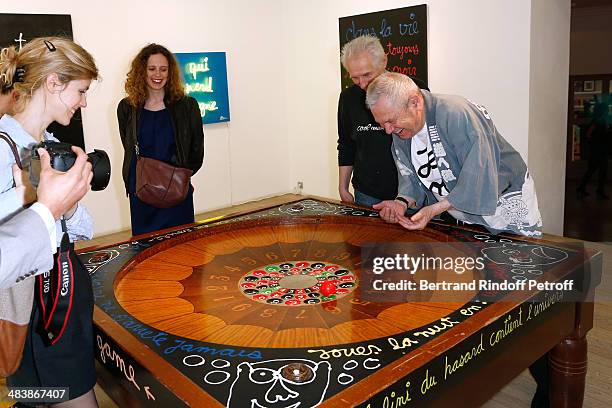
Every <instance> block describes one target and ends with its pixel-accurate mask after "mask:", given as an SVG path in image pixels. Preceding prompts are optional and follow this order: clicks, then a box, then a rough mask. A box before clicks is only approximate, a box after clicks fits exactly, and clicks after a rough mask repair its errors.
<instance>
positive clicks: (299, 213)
mask: <svg viewBox="0 0 612 408" xmlns="http://www.w3.org/2000/svg"><path fill="white" fill-rule="evenodd" d="M373 243H378V244H379V245H373ZM381 243H383V244H384V245H381ZM456 243H459V244H456ZM380 247H385V250H383V252H384V251H387V252H389V253H392V252H393V251H394V250H397V249H398V248H409V249H410V250H412V251H415V250H416V248H420V249H422V250H423V251H425V253H429V252H427V251H430V252H431V253H433V254H437V255H440V254H441V253H444V255H449V254H450V256H457V254H458V253H459V254H460V253H463V252H462V251H468V252H469V251H474V250H475V249H474V248H476V249H477V250H478V251H483V250H486V251H488V250H490V249H491V248H493V249H499V248H501V247H503V248H504V249H503V251H506V250H508V248H509V249H510V250H512V251H515V250H516V248H519V247H520V248H519V250H523V251H532V250H536V251H540V250H542V248H543V249H544V250H545V252H544V253H548V254H555V255H554V256H552V257H550V260H548V261H546V262H543V263H545V264H546V265H540V266H538V267H536V268H534V267H533V266H531V267H530V268H529V267H523V266H521V265H519V266H518V267H517V266H516V265H505V264H503V262H499V261H497V263H491V262H489V263H487V268H486V269H485V270H484V271H482V270H476V268H472V269H470V270H468V271H466V272H465V273H462V274H456V273H454V272H453V271H450V272H449V271H446V270H440V269H438V270H436V271H421V272H419V273H417V274H416V275H415V277H413V278H410V279H412V280H416V279H417V278H422V279H427V280H430V281H432V280H433V281H435V280H438V281H442V280H445V281H451V280H452V281H453V282H469V281H471V280H474V279H482V278H487V279H489V278H491V277H492V278H494V279H495V280H499V281H503V280H505V279H510V280H512V277H513V276H517V275H518V274H529V273H532V274H533V275H534V277H535V278H537V279H538V280H539V281H541V282H544V281H551V282H560V281H564V280H567V279H572V280H573V281H574V282H575V284H576V286H577V288H576V289H577V290H575V291H573V292H563V291H538V290H535V289H534V290H530V291H528V290H525V291H520V292H515V293H511V294H504V293H501V292H498V293H494V292H490V291H489V292H483V291H477V290H476V291H469V290H466V291H462V292H456V293H452V295H453V297H452V298H449V297H448V296H449V295H451V293H450V292H447V293H444V294H441V293H439V292H435V291H427V290H413V291H406V292H405V293H401V296H404V298H403V299H399V300H398V299H397V298H396V297H395V296H396V295H397V293H388V292H387V293H383V294H382V295H381V293H374V291H372V290H371V288H370V286H371V284H372V280H373V279H375V278H376V276H374V275H373V274H372V273H371V268H368V267H366V263H365V262H364V258H367V256H366V255H365V254H369V255H368V256H371V253H370V252H368V251H372V248H375V250H376V251H379V250H380ZM441 248H442V249H441ZM487 248H488V249H487ZM364 251H365V252H364ZM503 251H502V252H503ZM470 253H471V252H470ZM480 253H482V254H484V253H485V252H480ZM496 253H499V251H497V252H496ZM560 253H563V254H565V255H566V256H560V257H557V258H555V259H553V258H554V257H555V256H557V255H559V254H560ZM80 257H81V259H82V260H83V261H84V263H85V264H86V266H87V267H88V268H89V269H90V273H92V279H93V285H94V291H95V294H96V310H95V314H94V321H95V326H96V327H95V330H96V341H97V347H98V353H97V354H98V360H99V361H98V368H99V375H100V381H99V382H100V383H101V384H102V386H103V387H104V388H105V391H107V392H108V393H109V395H111V397H113V399H115V400H116V401H117V402H118V404H119V405H120V406H126V404H130V406H170V405H168V404H171V406H178V405H180V404H185V405H189V406H206V407H208V406H225V405H228V404H229V406H233V407H235V406H249V407H250V406H251V404H252V402H253V401H255V402H256V403H257V404H259V405H261V406H270V407H276V406H283V407H284V406H300V407H307V406H318V405H321V406H326V407H346V406H357V405H361V406H364V407H366V406H371V407H375V406H388V407H391V406H394V407H397V408H399V407H402V406H440V407H443V406H444V407H448V406H453V407H460V406H466V407H473V406H477V405H479V404H481V403H483V402H484V401H486V400H487V399H489V398H490V397H491V396H492V395H494V394H495V393H496V392H497V391H498V390H499V389H501V388H502V387H503V386H504V385H505V384H506V383H508V382H509V381H511V380H512V379H513V378H514V377H515V376H516V375H518V373H520V372H521V371H523V370H524V369H525V368H526V367H528V366H529V365H530V364H532V363H533V362H534V361H535V360H536V359H537V358H538V357H540V356H542V355H543V354H545V353H546V352H547V351H549V350H552V352H551V353H550V356H551V357H550V358H551V363H552V364H551V366H552V369H553V370H552V376H551V387H552V390H553V395H554V398H555V400H554V401H553V402H554V404H556V405H555V406H581V402H582V394H581V393H582V392H583V391H582V390H583V389H584V373H585V372H586V338H585V336H586V333H587V332H588V330H589V329H590V328H591V327H592V322H593V307H592V298H591V296H592V292H593V289H594V287H595V286H596V285H597V284H598V282H599V278H600V273H601V257H599V256H597V255H596V254H593V253H589V252H585V251H583V250H582V249H581V247H580V246H579V245H570V244H559V243H551V242H542V241H533V240H532V241H529V240H520V239H517V238H516V237H500V236H492V235H491V234H487V233H486V232H483V231H482V230H478V229H466V228H457V227H451V226H448V225H443V224H435V223H434V224H431V225H430V227H428V228H427V229H426V230H424V231H421V232H416V233H414V232H409V231H405V230H403V229H402V228H400V227H399V226H392V225H388V224H385V223H384V222H382V220H380V219H379V218H378V217H377V216H376V214H375V213H371V212H368V211H367V210H363V209H359V208H355V207H348V206H344V205H340V204H338V203H336V202H326V201H322V200H317V199H309V198H306V199H302V200H299V201H292V202H288V203H286V204H284V205H280V206H275V207H272V208H264V209H261V210H259V211H251V212H249V213H247V214H236V215H231V216H225V217H221V218H219V219H216V220H212V221H210V222H208V223H202V224H196V225H192V226H186V227H184V228H179V229H177V230H176V231H172V232H170V231H165V232H163V233H161V234H159V235H149V236H143V237H136V238H134V239H132V240H130V241H129V242H126V243H118V244H116V245H111V246H109V247H105V248H90V249H86V250H83V251H82V253H81V255H80ZM487 259H488V258H487ZM289 264H290V265H291V266H289ZM313 265H314V266H315V267H314V268H310V266H313ZM283 268H284V269H283ZM317 268H318V269H317ZM326 268H327V269H326ZM307 269H308V270H307ZM338 271H341V273H338V274H337V275H336V272H338ZM259 272H261V273H259ZM264 272H265V274H264ZM272 275H274V276H272ZM296 276H297V277H296ZM287 278H289V279H287ZM262 279H263V280H264V284H262V285H255V286H253V285H250V283H251V282H256V283H261V281H262ZM283 279H284V280H283ZM326 280H333V282H335V283H336V284H338V285H337V287H338V288H339V287H340V283H349V284H348V285H345V287H343V289H344V290H343V293H336V294H333V295H332V296H325V295H324V294H322V293H321V284H322V283H323V282H324V281H326ZM279 282H280V284H279ZM296 282H297V283H296ZM352 282H354V283H355V284H354V285H352V286H351V285H350V283H352ZM275 285H277V286H275ZM290 285H296V286H295V287H296V288H297V289H295V288H293V287H292V288H293V289H290V290H291V292H290V293H289V292H287V289H286V288H284V286H290ZM300 285H301V286H300ZM264 286H265V287H264ZM279 288H280V289H283V288H284V291H281V292H279V291H278V289H279ZM272 289H274V290H272ZM306 289H308V290H306ZM277 292H278V293H277ZM313 292H315V293H316V294H318V295H317V296H315V295H313V296H310V294H311V293H313ZM283 296H285V297H283ZM287 296H289V297H287ZM313 298H316V299H317V300H318V302H316V303H308V304H307V303H305V301H306V300H308V299H313ZM270 299H272V300H270ZM270 302H273V303H270ZM280 302H282V303H280ZM287 303H289V304H287ZM291 363H299V364H300V367H301V368H302V369H304V370H306V371H307V372H308V373H309V375H310V376H311V377H312V378H311V379H309V380H306V381H304V380H303V379H301V380H300V381H303V382H300V381H292V380H291V379H289V378H287V376H286V375H285V374H286V373H285V374H283V369H284V368H286V366H287V365H288V364H291ZM298 402H299V403H300V404H299V405H295V404H297V403H298ZM385 404H386V405H385ZM392 404H394V405H392Z"/></svg>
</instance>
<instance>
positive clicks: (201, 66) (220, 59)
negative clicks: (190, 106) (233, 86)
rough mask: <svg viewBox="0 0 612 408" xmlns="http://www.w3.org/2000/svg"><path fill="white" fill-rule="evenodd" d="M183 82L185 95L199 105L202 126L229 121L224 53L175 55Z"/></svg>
mask: <svg viewBox="0 0 612 408" xmlns="http://www.w3.org/2000/svg"><path fill="white" fill-rule="evenodd" d="M174 55H175V56H176V59H177V61H178V64H179V67H180V68H181V71H182V73H183V79H184V81H185V93H186V94H187V95H189V96H191V97H192V98H194V99H195V100H196V101H198V105H199V106H200V114H201V115H202V123H204V124H207V123H219V122H228V121H229V120H230V112H229V96H228V92H227V68H226V63H225V53H224V52H189V53H176V54H174Z"/></svg>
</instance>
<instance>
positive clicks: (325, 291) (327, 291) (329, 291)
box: [319, 281, 336, 296]
mask: <svg viewBox="0 0 612 408" xmlns="http://www.w3.org/2000/svg"><path fill="white" fill-rule="evenodd" d="M319 292H321V294H322V295H323V296H330V295H333V294H334V293H336V284H335V283H334V282H332V281H325V282H323V283H322V284H321V289H320V290H319Z"/></svg>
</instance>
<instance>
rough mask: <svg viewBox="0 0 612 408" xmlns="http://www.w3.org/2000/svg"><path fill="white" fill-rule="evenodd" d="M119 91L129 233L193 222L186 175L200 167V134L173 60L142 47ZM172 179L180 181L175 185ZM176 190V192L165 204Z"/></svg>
mask: <svg viewBox="0 0 612 408" xmlns="http://www.w3.org/2000/svg"><path fill="white" fill-rule="evenodd" d="M125 91H126V93H127V97H126V98H124V99H123V100H121V102H119V106H118V107H117V119H118V122H119V133H120V135H121V142H122V143H123V148H124V156H123V181H124V183H125V188H126V192H127V194H128V196H129V199H130V214H131V221H132V234H133V235H140V234H144V233H147V232H151V231H157V230H160V229H164V228H170V227H174V226H177V225H183V224H189V223H192V222H194V210H193V186H192V185H191V183H190V178H189V174H195V173H196V172H197V171H198V170H199V169H200V167H202V162H203V160H204V131H203V128H202V119H201V116H200V109H199V107H198V103H197V102H196V100H195V99H193V98H191V97H189V96H186V95H185V91H184V86H183V82H182V80H181V73H180V70H179V67H178V64H177V62H176V59H175V58H174V55H173V54H172V53H171V52H170V51H168V49H166V48H165V47H163V46H161V45H158V44H149V45H147V46H146V47H144V48H143V49H142V50H140V52H139V53H138V55H136V57H135V58H134V60H133V61H132V65H131V69H130V71H129V72H128V74H127V79H126V82H125ZM143 159H144V160H143ZM147 166H148V167H147ZM185 172H187V175H186V176H185ZM173 174H182V175H183V176H184V177H183V178H182V181H179V182H176V178H175V179H174V180H173ZM157 177H159V180H155V179H156V178H157ZM145 178H146V180H145ZM168 180H170V181H168ZM168 183H170V186H168ZM155 184H157V185H155ZM176 190H181V191H182V193H181V194H177V195H175V199H174V200H168V199H167V198H168V197H169V196H171V195H172V193H173V192H175V191H176ZM176 197H178V199H177V198H176Z"/></svg>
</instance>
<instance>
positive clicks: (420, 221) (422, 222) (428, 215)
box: [399, 199, 452, 230]
mask: <svg viewBox="0 0 612 408" xmlns="http://www.w3.org/2000/svg"><path fill="white" fill-rule="evenodd" d="M450 208H452V206H451V204H450V203H449V202H448V201H447V200H446V199H444V200H442V201H440V202H437V203H435V204H432V205H428V206H426V207H423V208H421V209H420V210H419V211H418V212H417V213H416V214H414V215H413V216H412V217H410V218H407V217H405V219H404V220H401V221H399V223H400V225H401V226H402V227H404V228H406V229H409V230H422V229H424V228H425V227H426V226H427V224H428V223H429V221H431V219H432V218H433V217H435V216H436V215H438V214H442V213H443V212H444V211H446V210H448V209H450Z"/></svg>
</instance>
